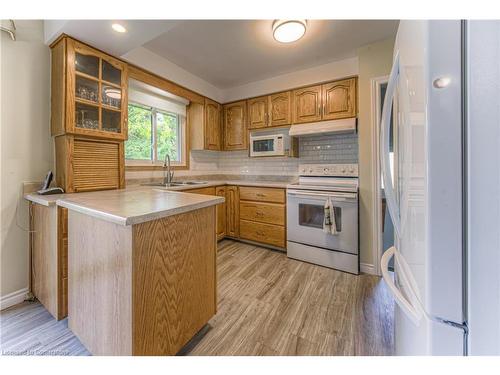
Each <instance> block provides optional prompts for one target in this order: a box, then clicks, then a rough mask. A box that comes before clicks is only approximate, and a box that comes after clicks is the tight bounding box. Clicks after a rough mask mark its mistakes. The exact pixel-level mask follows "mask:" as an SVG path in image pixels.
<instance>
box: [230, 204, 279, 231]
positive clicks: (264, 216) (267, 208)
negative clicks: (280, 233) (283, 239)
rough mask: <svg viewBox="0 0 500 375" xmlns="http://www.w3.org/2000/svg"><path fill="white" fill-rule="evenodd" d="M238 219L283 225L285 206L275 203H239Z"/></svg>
mask: <svg viewBox="0 0 500 375" xmlns="http://www.w3.org/2000/svg"><path fill="white" fill-rule="evenodd" d="M240 219H241V220H250V221H258V222H262V223H267V224H275V225H282V226H283V225H284V223H285V206H284V205H283V204H277V203H262V202H247V201H241V202H240Z"/></svg>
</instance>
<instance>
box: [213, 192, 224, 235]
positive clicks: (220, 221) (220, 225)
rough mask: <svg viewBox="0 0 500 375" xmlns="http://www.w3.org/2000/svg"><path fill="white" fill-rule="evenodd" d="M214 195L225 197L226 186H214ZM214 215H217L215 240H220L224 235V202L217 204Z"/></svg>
mask: <svg viewBox="0 0 500 375" xmlns="http://www.w3.org/2000/svg"><path fill="white" fill-rule="evenodd" d="M215 195H217V196H219V197H223V198H224V199H225V198H226V187H225V186H217V187H216V188H215ZM215 211H216V216H217V241H220V240H222V239H223V238H224V237H226V202H224V203H222V204H219V205H217V208H216V210H215Z"/></svg>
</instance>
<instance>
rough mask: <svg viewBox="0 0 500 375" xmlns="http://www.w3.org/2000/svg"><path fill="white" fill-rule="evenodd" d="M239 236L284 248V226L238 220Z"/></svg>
mask: <svg viewBox="0 0 500 375" xmlns="http://www.w3.org/2000/svg"><path fill="white" fill-rule="evenodd" d="M240 238H242V239H244V240H250V241H255V242H260V243H264V244H268V245H272V246H277V247H280V248H284V247H285V240H286V238H285V227H284V226H282V225H273V224H264V223H259V222H256V221H248V220H240Z"/></svg>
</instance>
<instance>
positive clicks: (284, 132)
mask: <svg viewBox="0 0 500 375" xmlns="http://www.w3.org/2000/svg"><path fill="white" fill-rule="evenodd" d="M298 146H299V144H298V139H297V138H294V137H290V135H289V134H288V129H273V130H264V131H262V130H260V131H256V130H254V131H252V132H251V133H250V157H261V156H290V157H298V156H299V151H298V148H299V147H298Z"/></svg>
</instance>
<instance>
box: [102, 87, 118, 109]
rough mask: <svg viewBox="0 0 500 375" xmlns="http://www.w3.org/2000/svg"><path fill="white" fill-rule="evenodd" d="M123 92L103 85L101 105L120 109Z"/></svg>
mask: <svg viewBox="0 0 500 375" xmlns="http://www.w3.org/2000/svg"><path fill="white" fill-rule="evenodd" d="M121 99H122V90H120V89H118V88H116V87H114V86H109V85H105V84H103V85H102V96H101V103H102V104H104V105H109V106H111V107H114V108H117V109H120V107H121V105H122V100H121Z"/></svg>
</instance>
